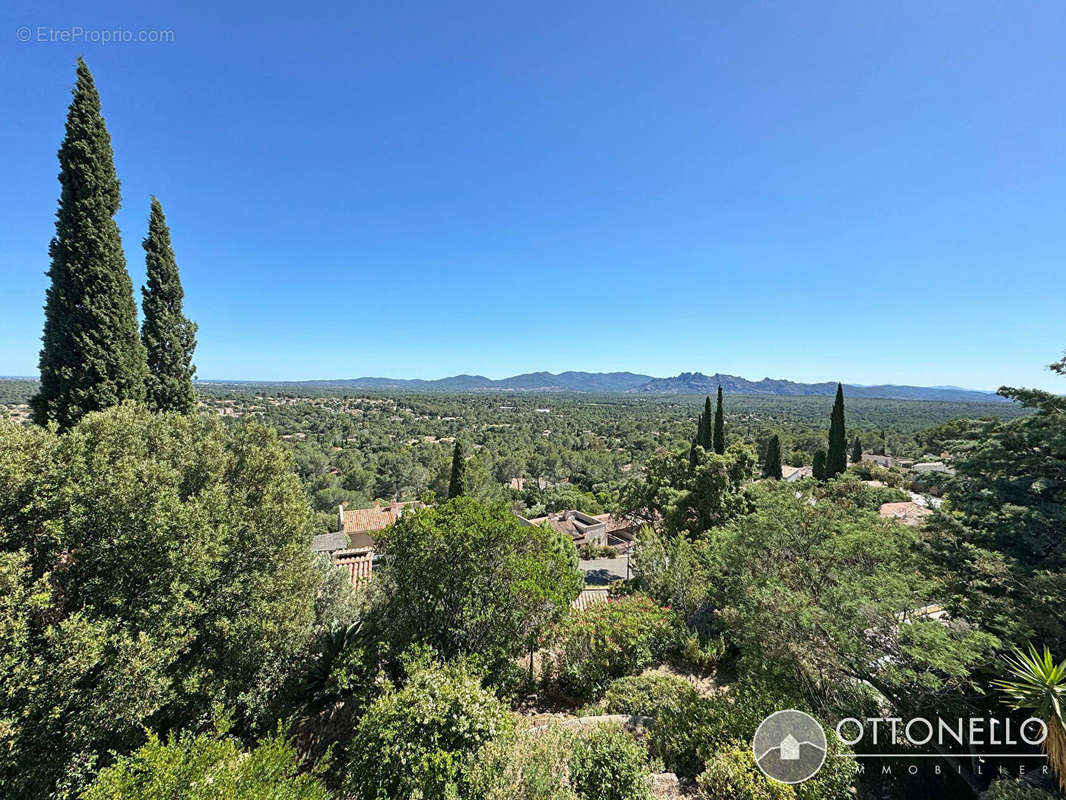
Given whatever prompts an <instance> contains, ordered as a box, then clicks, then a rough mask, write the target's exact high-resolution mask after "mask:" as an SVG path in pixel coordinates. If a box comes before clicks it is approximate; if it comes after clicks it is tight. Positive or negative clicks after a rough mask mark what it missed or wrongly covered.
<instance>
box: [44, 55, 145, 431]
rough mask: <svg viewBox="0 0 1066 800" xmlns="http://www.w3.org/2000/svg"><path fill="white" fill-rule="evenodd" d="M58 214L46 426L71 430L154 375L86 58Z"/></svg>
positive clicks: (66, 146) (63, 157) (47, 329)
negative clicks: (147, 356) (140, 332)
mask: <svg viewBox="0 0 1066 800" xmlns="http://www.w3.org/2000/svg"><path fill="white" fill-rule="evenodd" d="M59 183H60V185H61V190H60V195H59V210H58V211H56V235H55V237H54V238H53V239H52V242H51V244H50V245H49V248H48V250H49V255H50V256H51V258H52V264H51V267H50V268H49V270H48V277H49V278H51V281H52V282H51V285H50V286H49V288H48V292H47V299H46V302H45V309H44V335H43V336H42V337H41V339H42V342H43V346H42V348H41V358H40V362H39V363H40V371H41V388H40V391H39V392H38V394H37V395H36V396H35V397H34V398H33V400H32V401H31V405H32V407H33V418H34V420H35V421H36V422H37V423H38V424H40V425H44V424H47V423H48V422H49V421H50V420H55V421H56V422H57V423H58V424H59V426H60V427H61V428H68V427H70V426H71V425H73V424H74V423H75V422H77V421H78V420H79V419H81V418H82V417H83V416H85V415H86V414H88V413H89V412H90V411H97V410H99V409H102V408H107V407H109V406H114V405H117V404H119V403H122V402H123V401H126V400H143V399H144V383H145V377H146V375H147V372H148V367H147V363H146V361H145V353H144V346H143V345H142V344H141V337H140V336H139V335H138V330H137V306H136V304H135V303H134V301H133V282H132V281H131V280H130V276H129V273H128V272H126V259H125V256H124V255H123V253H122V241H121V239H120V238H119V232H118V225H116V224H115V220H114V215H115V212H116V211H118V207H119V203H120V202H121V196H120V192H119V181H118V176H117V175H116V174H115V163H114V154H113V152H112V150H111V137H110V135H108V132H107V127H106V126H105V125H104V119H103V117H102V116H101V115H100V95H99V94H98V93H97V91H96V86H95V85H94V83H93V76H92V74H91V73H90V72H89V68H88V67H87V66H85V62H84V61H82V60H81V59H80V58H79V59H78V69H77V84H76V86H75V88H74V99H73V100H72V101H71V104H70V108H69V110H68V112H67V123H66V135H65V137H64V138H63V144H62V145H61V146H60V148H59Z"/></svg>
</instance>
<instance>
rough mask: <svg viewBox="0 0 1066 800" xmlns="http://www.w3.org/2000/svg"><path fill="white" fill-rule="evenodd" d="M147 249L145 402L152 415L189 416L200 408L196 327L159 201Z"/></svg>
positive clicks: (143, 326) (154, 207)
mask: <svg viewBox="0 0 1066 800" xmlns="http://www.w3.org/2000/svg"><path fill="white" fill-rule="evenodd" d="M142 244H143V245H144V252H145V262H146V263H147V266H148V284H147V285H146V286H144V287H143V288H142V289H141V292H142V293H143V294H144V301H143V305H142V308H143V310H144V322H143V323H142V324H141V340H142V341H143V342H144V349H145V351H146V352H147V354H148V380H147V381H146V384H145V395H146V397H145V399H146V400H147V403H148V407H149V408H150V409H152V410H153V411H178V412H181V413H183V414H189V413H191V412H192V411H194V410H195V409H196V405H197V397H196V389H194V388H193V385H192V378H193V375H195V374H196V367H195V366H193V363H192V354H193V350H195V349H196V323H195V322H191V321H190V320H188V319H186V318H185V315H184V314H183V313H182V299H183V298H184V296H185V292H184V291H183V290H182V288H181V276H180V275H179V274H178V264H177V262H176V261H175V260H174V250H173V248H172V247H171V245H170V229H169V228H168V227H167V221H166V217H164V216H163V207H162V206H161V205H160V204H159V201H158V200H156V199H155V198H154V197H153V198H152V210H151V213H150V215H149V219H148V237H147V238H146V239H145V240H144V241H143V242H142Z"/></svg>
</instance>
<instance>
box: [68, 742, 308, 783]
mask: <svg viewBox="0 0 1066 800" xmlns="http://www.w3.org/2000/svg"><path fill="white" fill-rule="evenodd" d="M82 797H83V799H84V800H161V798H166V800H328V798H329V795H328V794H327V793H326V790H325V788H323V786H322V784H321V782H320V781H319V778H318V770H317V769H314V770H312V771H311V772H301V771H300V769H299V766H298V759H297V756H296V752H295V751H294V750H293V748H292V747H291V746H290V745H289V744H288V743H287V742H286V741H285V740H284V739H283V738H282V737H281V736H280V735H278V736H274V737H272V738H269V739H266V740H264V741H262V742H260V744H259V745H258V746H257V747H256V748H255V749H254V750H252V751H251V752H250V753H245V752H242V750H241V748H240V745H239V744H238V743H237V741H236V740H234V739H232V738H230V737H227V736H225V735H224V734H223V733H222V731H218V732H216V733H215V734H214V735H212V734H201V735H199V736H194V735H192V734H189V733H183V734H180V735H178V736H174V737H171V738H170V739H169V740H168V741H167V742H165V743H164V742H162V741H160V739H159V737H158V736H156V735H155V734H153V733H150V734H148V742H147V743H146V744H144V745H143V746H142V747H140V748H139V749H138V750H136V751H135V752H134V753H133V754H132V755H128V756H122V757H120V758H119V759H118V760H117V761H115V763H114V764H112V765H111V766H109V767H107V768H106V769H104V770H102V771H101V772H100V773H99V774H98V775H97V776H96V780H95V781H93V783H92V784H91V785H90V786H89V787H88V789H87V790H86V791H85V793H84V794H83V795H82Z"/></svg>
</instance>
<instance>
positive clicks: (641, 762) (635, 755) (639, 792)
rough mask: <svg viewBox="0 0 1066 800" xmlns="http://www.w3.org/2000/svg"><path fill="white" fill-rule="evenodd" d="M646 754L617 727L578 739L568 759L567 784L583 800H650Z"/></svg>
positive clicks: (599, 729) (601, 727)
mask: <svg viewBox="0 0 1066 800" xmlns="http://www.w3.org/2000/svg"><path fill="white" fill-rule="evenodd" d="M649 775H650V772H649V770H648V754H647V751H646V750H645V749H644V747H643V746H642V745H640V744H639V743H638V742H637V741H636V740H635V739H634V738H633V737H632V736H631V735H630V734H628V733H626V731H624V730H622V729H621V728H620V727H618V726H617V725H597V726H596V727H595V728H593V729H592V730H590V731H588V732H587V733H585V734H584V735H583V736H581V737H580V738H579V739H578V740H577V742H576V743H575V745H574V751H573V755H572V756H571V758H570V784H571V786H572V787H573V788H574V790H575V791H576V792H577V794H578V796H579V797H582V798H584V799H585V800H650V798H651V791H650V789H649V788H648V776H649Z"/></svg>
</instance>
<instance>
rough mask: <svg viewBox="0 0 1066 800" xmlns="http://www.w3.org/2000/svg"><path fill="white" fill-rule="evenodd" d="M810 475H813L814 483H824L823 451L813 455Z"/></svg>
mask: <svg viewBox="0 0 1066 800" xmlns="http://www.w3.org/2000/svg"><path fill="white" fill-rule="evenodd" d="M811 474H812V475H814V479H815V480H816V481H824V480H825V479H826V474H825V450H819V451H818V452H817V453H815V454H814V465H813V466H812V467H811Z"/></svg>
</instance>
